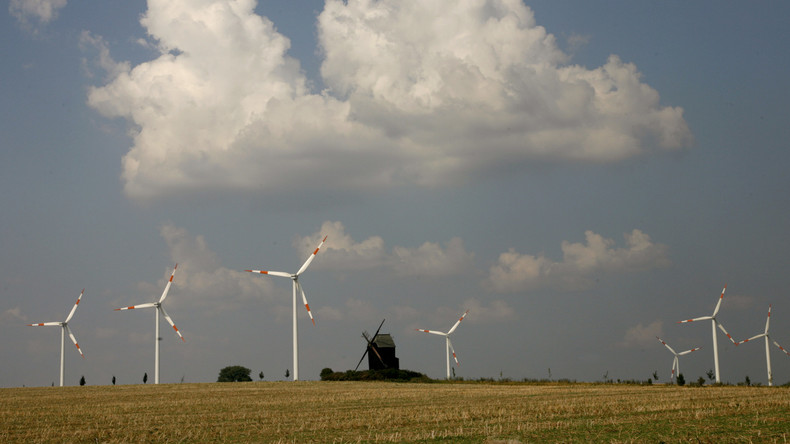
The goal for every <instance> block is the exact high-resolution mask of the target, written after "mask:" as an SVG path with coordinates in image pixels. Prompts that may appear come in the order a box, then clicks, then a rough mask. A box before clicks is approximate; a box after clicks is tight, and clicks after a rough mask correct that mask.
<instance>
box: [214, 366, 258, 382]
mask: <svg viewBox="0 0 790 444" xmlns="http://www.w3.org/2000/svg"><path fill="white" fill-rule="evenodd" d="M251 371H252V370H250V369H248V368H247V367H242V366H240V365H231V366H229V367H225V368H223V369H222V370H220V371H219V377H218V378H217V382H246V381H252V378H250V372H251Z"/></svg>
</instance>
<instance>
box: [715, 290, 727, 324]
mask: <svg viewBox="0 0 790 444" xmlns="http://www.w3.org/2000/svg"><path fill="white" fill-rule="evenodd" d="M725 290H727V284H724V289H723V290H721V296H719V302H717V303H716V308H715V309H713V314H712V315H711V317H715V316H716V313H718V312H719V307H721V301H722V300H724V291H725Z"/></svg>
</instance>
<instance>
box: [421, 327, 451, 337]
mask: <svg viewBox="0 0 790 444" xmlns="http://www.w3.org/2000/svg"><path fill="white" fill-rule="evenodd" d="M415 330H417V331H421V332H423V333H430V334H432V335H439V336H447V333H444V332H441V331H436V330H423V329H421V328H415Z"/></svg>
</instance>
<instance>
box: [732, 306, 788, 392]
mask: <svg viewBox="0 0 790 444" xmlns="http://www.w3.org/2000/svg"><path fill="white" fill-rule="evenodd" d="M770 323H771V306H770V305H769V306H768V318H766V320H765V331H764V332H763V333H760V334H759V335H756V336H752V337H751V338H749V339H745V340H743V341H741V342H736V343H735V345H741V344H743V343H744V342H749V341H751V340H752V339H757V338H765V364H766V366H767V367H768V385H769V386H771V385H774V375H773V373H771V349H770V344H769V342H770V341H771V336H770V335H769V334H768V326H769V325H770ZM773 342H774V345H776V346H777V347H779V349H780V350H782V351H783V352H785V354H786V355H788V356H790V352H788V351H787V350H785V349H784V347H782V346H781V345H779V343H777V342H776V341H773Z"/></svg>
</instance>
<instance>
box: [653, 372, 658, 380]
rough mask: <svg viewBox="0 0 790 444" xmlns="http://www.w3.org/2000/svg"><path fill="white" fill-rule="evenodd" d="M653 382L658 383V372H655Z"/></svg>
mask: <svg viewBox="0 0 790 444" xmlns="http://www.w3.org/2000/svg"><path fill="white" fill-rule="evenodd" d="M653 381H658V370H656V371H654V372H653Z"/></svg>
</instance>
